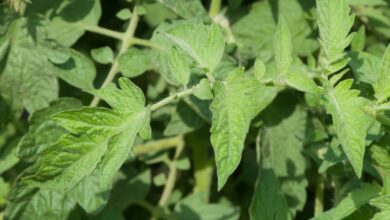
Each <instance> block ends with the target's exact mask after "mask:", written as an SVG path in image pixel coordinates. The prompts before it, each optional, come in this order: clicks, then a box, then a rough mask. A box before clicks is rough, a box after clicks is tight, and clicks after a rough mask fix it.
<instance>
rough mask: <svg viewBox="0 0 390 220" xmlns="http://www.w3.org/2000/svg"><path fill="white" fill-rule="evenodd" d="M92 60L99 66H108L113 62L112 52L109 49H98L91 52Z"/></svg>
mask: <svg viewBox="0 0 390 220" xmlns="http://www.w3.org/2000/svg"><path fill="white" fill-rule="evenodd" d="M91 56H92V58H93V59H94V60H95V61H96V62H98V63H101V64H110V63H112V61H113V60H114V52H113V51H112V49H111V47H108V46H105V47H99V48H95V49H92V50H91Z"/></svg>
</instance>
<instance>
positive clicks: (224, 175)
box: [210, 69, 275, 189]
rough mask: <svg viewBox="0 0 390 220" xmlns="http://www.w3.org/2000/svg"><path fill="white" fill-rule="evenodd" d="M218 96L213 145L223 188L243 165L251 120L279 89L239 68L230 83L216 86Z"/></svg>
mask: <svg viewBox="0 0 390 220" xmlns="http://www.w3.org/2000/svg"><path fill="white" fill-rule="evenodd" d="M214 93H215V98H214V100H213V102H212V104H211V106H210V109H211V112H212V114H213V116H212V127H211V143H212V145H213V148H214V153H215V160H216V164H217V174H218V189H221V188H222V187H223V186H224V185H225V183H226V181H227V179H228V177H229V176H230V175H231V174H232V173H233V171H234V170H235V169H236V168H237V166H238V164H239V163H240V160H241V154H242V150H243V148H244V141H245V137H246V134H247V132H248V130H249V125H250V122H251V120H252V119H253V118H254V117H255V116H256V115H257V114H258V113H259V112H260V111H261V110H262V109H264V108H265V107H266V106H267V105H268V104H269V103H270V102H271V101H272V99H273V98H274V96H275V90H274V89H273V88H267V87H262V86H261V85H259V83H258V82H257V80H256V79H255V78H254V77H253V76H247V75H243V70H242V69H237V70H235V71H233V72H232V73H230V75H229V77H228V79H227V81H226V82H219V81H217V82H216V83H215V84H214Z"/></svg>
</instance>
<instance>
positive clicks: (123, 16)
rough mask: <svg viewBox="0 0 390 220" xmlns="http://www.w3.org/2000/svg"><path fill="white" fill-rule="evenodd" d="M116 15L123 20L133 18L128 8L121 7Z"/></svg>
mask: <svg viewBox="0 0 390 220" xmlns="http://www.w3.org/2000/svg"><path fill="white" fill-rule="evenodd" d="M116 17H117V18H119V19H121V20H123V21H127V20H129V19H130V18H131V11H130V9H128V8H124V9H121V10H120V11H118V12H117V13H116Z"/></svg>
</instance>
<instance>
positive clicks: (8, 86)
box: [0, 18, 58, 113]
mask: <svg viewBox="0 0 390 220" xmlns="http://www.w3.org/2000/svg"><path fill="white" fill-rule="evenodd" d="M29 25H30V23H28V22H27V20H26V19H23V18H22V19H18V20H15V21H14V22H13V23H12V24H11V25H10V27H9V29H8V32H7V34H6V35H5V39H6V40H5V41H6V42H8V43H7V45H8V48H7V50H8V53H7V56H4V57H3V59H2V62H4V63H5V64H4V65H5V66H4V69H3V70H2V74H1V76H0V93H1V95H2V96H3V98H4V99H5V100H6V101H7V102H8V103H9V105H10V106H11V107H12V109H13V110H15V111H21V110H22V109H23V108H26V109H27V111H28V112H30V113H32V112H34V111H36V110H38V109H41V108H44V107H47V106H48V105H49V102H50V101H53V100H54V99H56V98H57V96H58V82H57V79H56V77H55V76H54V74H53V72H52V68H51V66H52V64H51V63H50V62H49V60H48V59H47V57H46V56H45V54H46V50H47V48H46V47H45V45H44V43H45V42H42V40H41V34H42V32H41V29H38V30H37V32H38V34H39V38H38V37H37V38H38V39H37V41H38V42H35V40H34V38H33V36H30V35H29V33H28V31H27V28H25V26H29Z"/></svg>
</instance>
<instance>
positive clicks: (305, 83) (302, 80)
mask: <svg viewBox="0 0 390 220" xmlns="http://www.w3.org/2000/svg"><path fill="white" fill-rule="evenodd" d="M285 78H286V79H285V80H286V84H287V85H288V86H291V87H293V88H295V89H297V90H299V91H302V92H307V93H312V94H320V93H321V89H320V88H319V87H318V86H317V85H316V83H315V82H314V80H313V79H312V78H311V77H310V76H309V71H308V70H307V67H306V66H304V64H303V63H302V61H300V60H298V59H297V60H295V61H294V63H293V64H292V65H291V67H290V68H289V72H288V73H287V74H286V76H285Z"/></svg>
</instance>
